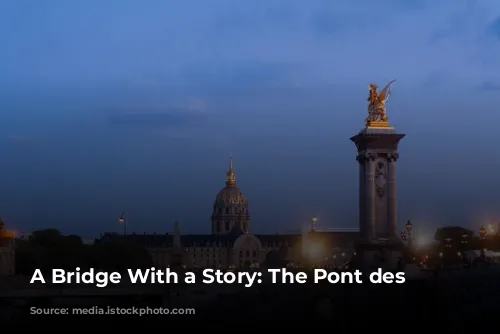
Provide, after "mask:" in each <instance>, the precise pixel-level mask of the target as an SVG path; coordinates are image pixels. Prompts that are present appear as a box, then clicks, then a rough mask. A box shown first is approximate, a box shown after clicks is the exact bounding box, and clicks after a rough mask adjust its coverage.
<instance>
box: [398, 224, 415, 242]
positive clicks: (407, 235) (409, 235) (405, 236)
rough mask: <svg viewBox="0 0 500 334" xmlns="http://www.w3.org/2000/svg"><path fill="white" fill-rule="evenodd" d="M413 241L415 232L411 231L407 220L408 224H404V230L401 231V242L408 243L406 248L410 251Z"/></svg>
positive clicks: (411, 225)
mask: <svg viewBox="0 0 500 334" xmlns="http://www.w3.org/2000/svg"><path fill="white" fill-rule="evenodd" d="M414 239H415V230H414V229H413V224H412V223H411V222H410V221H409V220H408V222H406V225H405V229H404V230H403V231H401V240H403V241H408V248H410V249H412V247H413V240H414Z"/></svg>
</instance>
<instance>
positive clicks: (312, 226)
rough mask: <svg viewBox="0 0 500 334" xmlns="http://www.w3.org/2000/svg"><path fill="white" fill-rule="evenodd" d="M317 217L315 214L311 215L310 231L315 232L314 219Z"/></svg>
mask: <svg viewBox="0 0 500 334" xmlns="http://www.w3.org/2000/svg"><path fill="white" fill-rule="evenodd" d="M317 220H318V218H316V216H312V218H311V232H316V221H317Z"/></svg>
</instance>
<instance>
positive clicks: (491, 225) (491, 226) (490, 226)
mask: <svg viewBox="0 0 500 334" xmlns="http://www.w3.org/2000/svg"><path fill="white" fill-rule="evenodd" d="M488 233H495V226H494V225H493V224H488Z"/></svg>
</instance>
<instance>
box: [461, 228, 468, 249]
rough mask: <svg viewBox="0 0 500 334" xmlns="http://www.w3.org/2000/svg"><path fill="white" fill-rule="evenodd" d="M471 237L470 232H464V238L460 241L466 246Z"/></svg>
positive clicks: (463, 246)
mask: <svg viewBox="0 0 500 334" xmlns="http://www.w3.org/2000/svg"><path fill="white" fill-rule="evenodd" d="M468 239H469V234H467V232H464V233H462V240H460V243H461V244H462V248H466V246H467V243H468Z"/></svg>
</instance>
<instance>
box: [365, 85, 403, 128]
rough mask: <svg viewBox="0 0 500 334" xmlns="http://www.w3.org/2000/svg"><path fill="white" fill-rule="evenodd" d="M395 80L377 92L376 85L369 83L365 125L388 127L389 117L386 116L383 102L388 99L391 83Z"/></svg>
mask: <svg viewBox="0 0 500 334" xmlns="http://www.w3.org/2000/svg"><path fill="white" fill-rule="evenodd" d="M394 81H396V80H392V81H391V82H389V83H388V84H387V86H385V88H384V89H383V90H382V92H381V93H380V94H379V93H378V86H377V85H369V86H368V91H369V92H370V93H369V95H368V99H367V101H368V102H369V104H368V117H367V118H366V120H365V123H366V126H373V127H388V126H389V118H387V114H386V109H385V103H386V102H387V100H389V96H390V95H391V84H392V83H393V82H394Z"/></svg>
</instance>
